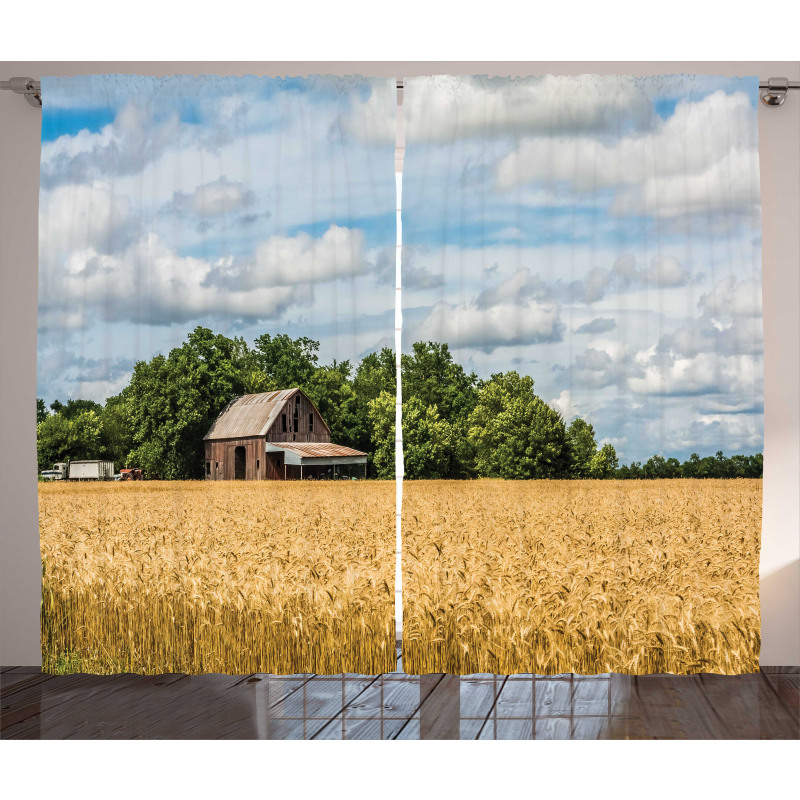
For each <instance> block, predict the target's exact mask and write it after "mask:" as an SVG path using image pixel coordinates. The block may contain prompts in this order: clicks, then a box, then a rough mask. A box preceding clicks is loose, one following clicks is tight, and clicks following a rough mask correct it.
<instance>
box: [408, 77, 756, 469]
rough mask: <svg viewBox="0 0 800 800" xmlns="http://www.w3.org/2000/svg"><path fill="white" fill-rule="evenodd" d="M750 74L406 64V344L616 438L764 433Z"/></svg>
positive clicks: (707, 444)
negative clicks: (532, 71) (410, 68)
mask: <svg viewBox="0 0 800 800" xmlns="http://www.w3.org/2000/svg"><path fill="white" fill-rule="evenodd" d="M757 84H758V81H757V79H756V78H742V79H723V78H715V77H703V76H659V77H655V78H644V79H635V78H631V77H625V76H622V77H620V76H604V77H597V76H580V77H578V78H566V77H565V78H558V77H552V76H547V77H544V78H521V79H516V80H514V81H508V80H504V79H493V78H487V77H485V76H467V77H453V76H437V77H433V78H413V79H409V80H408V81H407V82H406V92H405V97H404V120H405V131H406V158H405V167H404V177H403V240H404V244H405V248H404V291H403V303H404V322H405V324H404V348H405V349H408V348H409V347H410V345H411V343H412V342H413V341H416V340H419V339H435V340H441V341H447V342H448V343H449V345H450V347H451V349H452V350H453V352H454V355H455V357H456V358H457V360H459V361H461V362H462V363H464V364H465V365H467V366H468V367H469V368H471V369H474V371H475V372H476V373H477V374H478V375H479V376H480V377H482V378H487V377H488V376H489V375H491V374H492V373H495V372H499V371H503V370H507V369H516V370H518V371H520V372H524V373H527V374H530V375H531V376H532V377H533V378H534V380H535V386H536V391H537V393H539V394H540V396H542V397H543V398H544V399H545V400H546V401H547V402H549V403H551V404H552V405H553V406H554V407H555V408H557V409H558V410H559V411H560V412H561V413H562V414H563V415H564V417H565V418H566V419H567V420H570V419H572V418H573V417H575V416H576V415H580V416H582V417H584V418H586V419H587V420H589V421H590V422H592V423H593V424H594V426H595V430H596V433H597V436H598V439H599V440H601V441H603V442H611V443H612V444H614V446H615V447H616V449H617V451H618V452H619V453H620V455H621V456H622V458H623V459H624V460H626V461H629V460H631V459H646V458H647V457H649V456H650V455H652V454H654V453H661V454H663V455H665V456H677V457H680V458H685V457H687V456H688V455H689V454H690V453H692V452H695V451H697V452H699V453H701V454H704V455H705V454H713V453H714V452H716V451H717V450H720V449H722V450H724V451H726V452H727V453H728V454H732V453H734V452H744V453H750V452H757V451H760V450H761V449H762V445H763V432H762V429H763V381H762V372H763V365H762V332H761V237H760V199H759V186H758V141H757V125H756V99H757Z"/></svg>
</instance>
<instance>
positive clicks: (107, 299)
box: [40, 226, 368, 329]
mask: <svg viewBox="0 0 800 800" xmlns="http://www.w3.org/2000/svg"><path fill="white" fill-rule="evenodd" d="M367 268H368V265H367V263H366V260H365V256H364V242H363V232H362V231H360V230H355V229H352V230H351V229H347V228H340V227H337V226H331V228H329V229H328V231H326V233H325V234H324V235H323V236H321V237H319V238H316V239H315V238H313V237H311V236H309V235H308V234H305V233H302V234H298V236H295V237H280V236H273V237H270V238H269V239H267V240H266V241H265V242H263V243H262V245H261V246H260V247H259V248H258V249H257V253H256V257H255V259H254V260H253V261H248V260H237V259H234V258H233V257H231V256H225V257H221V258H218V259H216V260H213V261H211V260H207V259H203V258H195V257H191V256H183V255H180V254H179V253H176V252H175V251H174V250H173V249H172V248H171V247H169V245H167V243H166V242H165V241H164V240H163V239H161V238H160V237H159V236H158V235H157V234H155V233H149V234H147V235H145V236H143V237H142V238H141V239H139V240H137V241H135V242H133V243H132V244H131V245H130V246H128V247H127V248H125V249H124V250H123V251H121V252H119V253H107V252H102V251H99V250H98V249H96V248H95V247H91V246H89V247H84V248H82V249H80V250H74V251H72V252H71V253H70V254H69V255H68V256H67V257H66V258H65V259H64V261H63V262H61V263H60V264H59V265H58V266H57V267H56V268H54V269H51V270H49V272H48V279H47V280H48V287H49V291H48V295H47V297H46V298H44V300H43V302H42V304H41V319H40V323H41V325H42V326H43V329H47V328H52V327H53V326H54V325H55V324H61V325H65V324H66V323H69V327H71V328H73V329H74V328H78V327H81V326H84V325H86V324H88V322H89V321H90V319H91V318H92V317H99V318H101V319H104V320H107V321H116V320H129V321H132V322H138V323H143V324H155V325H166V324H171V323H174V322H186V321H189V320H193V319H198V318H200V317H203V316H206V315H211V316H214V315H220V316H234V317H243V318H248V319H275V318H276V317H279V316H280V315H281V314H282V313H283V312H284V311H286V310H287V309H288V308H289V307H291V306H295V305H299V306H303V305H308V304H309V303H310V302H311V300H312V299H313V287H314V285H315V284H318V283H320V282H324V281H331V280H335V279H337V278H341V277H348V276H350V275H354V274H361V273H363V272H365V271H366V269H367ZM65 308H69V309H71V311H70V315H71V316H70V318H69V319H66V318H65V317H64V311H63V309H65Z"/></svg>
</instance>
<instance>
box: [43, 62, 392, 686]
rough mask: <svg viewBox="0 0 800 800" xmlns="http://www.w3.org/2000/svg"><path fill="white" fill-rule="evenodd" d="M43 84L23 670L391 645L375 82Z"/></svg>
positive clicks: (138, 666)
mask: <svg viewBox="0 0 800 800" xmlns="http://www.w3.org/2000/svg"><path fill="white" fill-rule="evenodd" d="M42 93H43V95H44V97H45V98H46V100H45V102H44V108H43V122H42V156H41V195H40V267H39V276H40V295H39V339H38V395H39V396H38V398H37V423H38V460H39V470H40V480H41V483H40V489H39V503H40V506H39V507H40V520H41V526H40V534H41V550H42V569H43V572H42V581H43V603H42V616H41V619H42V648H43V663H44V669H45V670H46V671H49V672H56V673H66V672H95V673H109V672H137V673H170V672H188V673H200V672H223V673H233V674H246V673H252V672H271V673H300V672H312V673H314V672H315V673H342V672H359V673H379V672H386V671H392V670H393V669H394V665H395V658H396V655H395V626H394V618H393V589H394V581H393V571H394V565H395V558H394V533H395V529H394V510H395V504H394V486H393V484H392V483H391V480H388V481H377V480H372V479H373V478H376V477H388V478H393V475H394V465H393V452H392V450H391V449H389V450H387V448H386V447H385V446H383V450H382V451H380V450H379V448H376V441H377V442H378V443H380V444H381V445H383V438H382V437H380V436H379V435H377V434H376V433H375V431H376V430H377V431H378V432H379V433H380V431H381V430H382V426H384V427H385V425H386V420H389V421H391V419H393V417H392V413H393V402H394V393H395V376H394V364H393V359H392V351H391V343H392V331H393V314H394V291H393V287H392V281H393V279H394V258H393V253H394V250H395V185H394V181H393V171H392V163H393V158H394V145H395V117H396V101H395V91H394V85H393V81H391V80H377V79H376V80H372V79H366V78H361V77H349V78H334V77H324V76H312V77H309V78H307V79H299V78H297V79H295V78H292V79H289V78H287V79H267V78H255V77H244V78H218V77H212V76H205V77H188V76H174V77H167V78H158V79H156V78H148V77H140V76H126V75H93V76H83V77H75V78H45V79H44V80H43V81H42ZM382 348H384V349H382ZM387 453H388V456H387ZM387 457H388V458H390V460H391V463H388V462H387ZM365 478H369V480H367V481H365V480H364V479H365Z"/></svg>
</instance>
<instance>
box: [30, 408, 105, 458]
mask: <svg viewBox="0 0 800 800" xmlns="http://www.w3.org/2000/svg"><path fill="white" fill-rule="evenodd" d="M102 429H103V425H102V421H101V419H100V416H99V415H98V414H97V413H96V412H95V411H94V410H90V411H81V412H78V413H76V414H73V415H72V416H69V417H68V416H65V415H64V414H61V413H58V414H51V415H49V416H48V417H47V418H46V419H44V420H42V421H41V422H40V423H39V424H38V425H37V426H36V453H37V461H38V463H39V469H40V470H42V469H51V468H52V466H53V464H56V463H57V462H59V461H76V460H78V461H80V460H84V459H93V458H99V457H100V455H101V450H102V446H103V441H102Z"/></svg>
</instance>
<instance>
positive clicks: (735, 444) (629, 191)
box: [37, 75, 763, 675]
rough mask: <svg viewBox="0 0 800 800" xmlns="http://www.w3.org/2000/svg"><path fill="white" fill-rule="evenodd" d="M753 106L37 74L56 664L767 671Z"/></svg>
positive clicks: (569, 90)
mask: <svg viewBox="0 0 800 800" xmlns="http://www.w3.org/2000/svg"><path fill="white" fill-rule="evenodd" d="M757 92H758V82H757V80H756V79H754V78H753V79H750V78H743V79H728V78H716V77H707V76H706V77H701V76H660V77H655V78H641V79H638V78H632V77H624V76H607V77H599V76H580V77H574V78H573V77H553V76H546V77H541V78H526V79H514V80H512V79H507V78H487V77H458V78H457V77H450V76H436V77H428V78H413V79H409V80H407V81H406V82H405V91H404V95H405V96H404V101H403V107H402V109H403V113H402V115H403V119H404V126H405V134H406V153H405V164H404V166H403V176H402V182H403V184H404V191H403V201H402V210H401V212H400V213H399V214H398V213H397V210H396V207H397V206H398V205H399V200H397V201H396V195H395V182H394V180H393V174H392V163H393V161H394V157H395V136H396V116H397V107H396V95H395V88H394V81H393V80H388V79H367V78H361V77H349V78H333V77H320V76H312V77H309V78H307V79H294V78H292V79H288V78H287V79H269V78H255V77H246V78H218V77H212V76H206V77H186V76H179V77H169V78H160V79H156V78H145V77H138V76H122V75H95V76H84V77H75V78H49V79H48V78H45V79H44V80H43V82H42V93H43V97H44V98H45V101H44V107H43V114H44V116H43V123H42V159H41V193H40V267H39V277H40V282H39V287H40V296H39V339H38V381H39V390H38V395H39V396H38V398H37V434H38V435H37V447H38V461H39V472H40V475H39V477H40V485H39V508H40V532H41V549H42V576H43V577H42V582H43V587H42V588H43V599H42V616H41V620H42V648H43V663H44V669H45V670H46V671H50V672H56V673H68V672H96V673H111V672H138V673H152V674H159V673H169V672H184V673H200V672H221V673H230V674H245V673H253V672H266V673H277V674H286V673H318V674H334V673H362V674H378V673H383V672H393V671H394V670H395V663H396V649H395V631H396V628H397V630H398V632H401V633H402V646H403V661H402V669H403V670H404V671H405V672H407V673H409V674H427V673H443V672H444V673H454V674H468V673H496V674H511V673H526V674H530V673H533V674H540V675H546V674H558V673H567V672H574V673H578V674H597V673H608V672H620V673H631V674H642V673H649V672H674V673H694V672H720V673H741V672H750V671H754V670H756V669H757V668H758V651H759V601H758V558H759V544H760V522H761V475H762V463H763V462H762V455H761V451H762V448H763V433H762V421H763V386H762V333H761V302H760V295H761V277H760V275H761V266H760V207H759V171H758V151H757V127H756V98H757ZM398 187H399V180H398ZM399 194H400V193H399V191H398V193H397V195H398V198H399ZM400 216H402V223H403V225H402V248H398V247H396V241H397V242H400V240H401V228H400V225H399V222H400ZM396 220H397V224H396ZM398 251H399V252H400V253H401V261H400V264H399V268H398V272H399V275H398V276H397V277H400V278H402V306H403V307H402V319H401V317H400V315H399V314H398V315H397V319H395V291H393V286H392V283H393V281H394V280H395V279H396V275H395V270H396V261H395V259H396V253H397V252H398ZM400 328H401V329H402V338H401V342H400V345H401V346H400V345H398V344H396V343H395V342H396V340H395V338H394V334H395V333H396V330H393V329H400ZM393 343H395V347H394V349H393ZM397 351H399V352H397ZM398 359H399V375H400V378H401V382H400V385H399V386H398V384H397V380H396V374H397V373H396V361H397V360H398ZM398 404H399V408H398V410H399V412H400V413H399V415H398V416H397V417H396V406H398ZM397 419H400V420H401V429H400V430H399V431H396V420H397ZM400 442H401V443H400ZM398 467H399V469H398ZM396 471H397V474H398V476H399V477H403V478H404V482H403V484H401V486H400V487H399V488H401V489H402V519H401V520H400V521H398V522H401V523H402V524H401V525H396V524H395V520H394V513H395V484H394V483H393V481H394V478H395V474H396ZM396 537H397V543H398V544H396ZM396 548H397V549H398V550H399V551H400V552H401V554H402V564H401V567H402V575H401V577H402V581H401V580H398V579H396V577H395V574H396V573H395V569H396V566H397V565H398V563H399V562H398V560H397V553H396ZM395 592H397V602H396V599H395Z"/></svg>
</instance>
